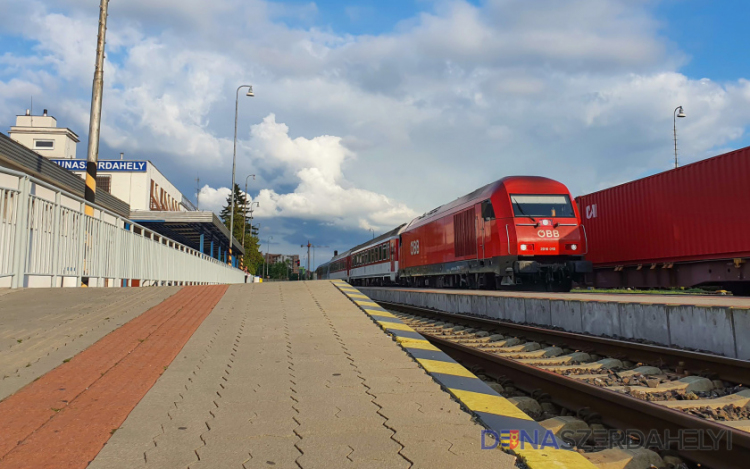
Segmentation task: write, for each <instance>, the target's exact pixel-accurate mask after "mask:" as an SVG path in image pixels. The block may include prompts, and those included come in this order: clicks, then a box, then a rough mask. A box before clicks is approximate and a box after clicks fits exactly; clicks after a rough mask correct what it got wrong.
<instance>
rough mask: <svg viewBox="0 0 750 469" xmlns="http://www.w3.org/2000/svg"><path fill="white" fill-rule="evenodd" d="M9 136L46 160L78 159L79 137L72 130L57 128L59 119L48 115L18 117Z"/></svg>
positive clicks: (27, 112) (27, 113)
mask: <svg viewBox="0 0 750 469" xmlns="http://www.w3.org/2000/svg"><path fill="white" fill-rule="evenodd" d="M8 136H9V137H10V138H11V140H15V141H16V142H18V143H20V144H21V145H23V146H25V147H26V148H30V149H32V150H34V151H35V152H37V153H38V154H40V155H42V156H43V157H45V158H50V159H52V158H62V159H73V158H75V157H76V145H77V144H78V142H79V141H80V140H79V139H78V135H76V133H75V132H73V131H72V130H70V129H67V128H62V127H58V126H57V119H55V118H54V117H52V116H50V115H47V110H46V109H45V110H44V114H42V115H41V116H32V115H31V113H30V112H29V111H26V115H23V116H16V125H15V126H14V127H11V128H10V132H9V133H8Z"/></svg>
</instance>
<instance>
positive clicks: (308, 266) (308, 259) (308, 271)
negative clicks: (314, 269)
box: [299, 240, 328, 280]
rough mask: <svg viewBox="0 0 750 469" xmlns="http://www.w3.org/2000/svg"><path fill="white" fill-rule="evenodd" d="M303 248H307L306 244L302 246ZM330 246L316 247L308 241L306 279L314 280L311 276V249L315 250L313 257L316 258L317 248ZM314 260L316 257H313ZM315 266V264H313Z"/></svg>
mask: <svg viewBox="0 0 750 469" xmlns="http://www.w3.org/2000/svg"><path fill="white" fill-rule="evenodd" d="M299 247H301V248H303V247H305V245H304V244H300V246H299ZM327 247H328V246H315V245H314V244H311V243H310V241H309V240H308V241H307V272H305V277H307V278H308V279H310V280H312V275H311V274H310V248H312V249H313V256H315V248H327ZM313 259H314V257H313ZM313 264H315V262H313Z"/></svg>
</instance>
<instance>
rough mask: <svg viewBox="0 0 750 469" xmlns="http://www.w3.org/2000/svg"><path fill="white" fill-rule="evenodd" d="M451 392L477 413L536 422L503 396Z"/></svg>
mask: <svg viewBox="0 0 750 469" xmlns="http://www.w3.org/2000/svg"><path fill="white" fill-rule="evenodd" d="M449 391H450V392H451V394H453V395H454V396H456V399H458V400H459V401H461V402H463V403H464V405H465V406H466V407H468V408H469V409H470V410H473V411H475V412H485V413H487V414H495V415H502V416H504V417H513V418H517V419H521V420H534V419H532V418H531V417H529V416H528V415H526V414H525V413H524V412H523V411H522V410H520V409H519V408H518V407H516V406H515V405H513V404H511V403H510V401H508V400H507V399H505V398H504V397H502V396H493V395H491V394H482V393H479V392H473V391H463V390H461V389H449Z"/></svg>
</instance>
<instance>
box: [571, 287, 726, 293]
mask: <svg viewBox="0 0 750 469" xmlns="http://www.w3.org/2000/svg"><path fill="white" fill-rule="evenodd" d="M571 291H572V292H574V293H614V294H624V295H635V294H638V295H715V294H716V293H714V292H710V291H707V290H703V289H700V288H672V289H662V290H638V289H631V288H574V289H573V290H571Z"/></svg>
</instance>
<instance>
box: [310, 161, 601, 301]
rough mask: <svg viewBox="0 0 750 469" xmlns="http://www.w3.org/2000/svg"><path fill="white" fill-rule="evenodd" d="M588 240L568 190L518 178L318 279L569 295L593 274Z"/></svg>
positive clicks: (442, 210) (402, 230)
mask: <svg viewBox="0 0 750 469" xmlns="http://www.w3.org/2000/svg"><path fill="white" fill-rule="evenodd" d="M586 249H587V246H586V235H585V231H584V229H583V227H582V226H581V223H580V215H579V213H578V208H577V206H576V205H574V204H572V203H571V196H570V192H569V191H568V189H567V188H566V187H565V186H564V185H563V184H561V183H559V182H556V181H553V180H551V179H547V178H543V177H535V176H513V177H506V178H504V179H501V180H499V181H496V182H493V183H492V184H488V185H486V186H484V187H482V188H480V189H477V190H475V191H474V192H472V193H470V194H468V195H466V196H464V197H461V198H459V199H456V200H454V201H453V202H451V203H448V204H446V205H441V206H440V207H437V208H436V209H434V210H431V211H429V212H427V213H425V214H424V215H422V216H420V217H417V218H415V219H414V220H412V221H411V222H410V223H408V224H407V225H405V226H404V227H399V228H396V229H394V230H393V231H390V232H388V233H386V234H384V235H382V236H381V237H379V238H377V239H376V240H373V241H371V242H368V243H365V244H363V245H361V246H357V247H356V248H354V249H352V250H350V251H349V252H348V253H347V254H348V255H347V256H346V258H347V259H348V260H347V261H346V264H344V263H343V262H342V258H344V256H343V255H339V256H335V262H338V263H339V264H342V266H343V265H346V276H342V275H341V274H342V271H341V270H340V269H338V268H337V269H335V274H334V273H333V272H332V271H330V267H331V266H332V263H328V264H323V265H321V266H319V267H318V269H317V273H318V278H332V276H335V277H337V278H344V279H346V280H348V281H349V282H351V283H353V284H356V285H373V284H374V285H382V284H389V283H399V284H402V285H407V286H429V287H469V288H524V289H526V288H528V289H546V290H549V291H568V290H570V288H571V286H572V283H573V281H576V280H579V279H581V278H582V276H583V275H584V274H586V273H590V272H591V263H590V262H588V261H584V260H583V255H584V254H585V253H586Z"/></svg>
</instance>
